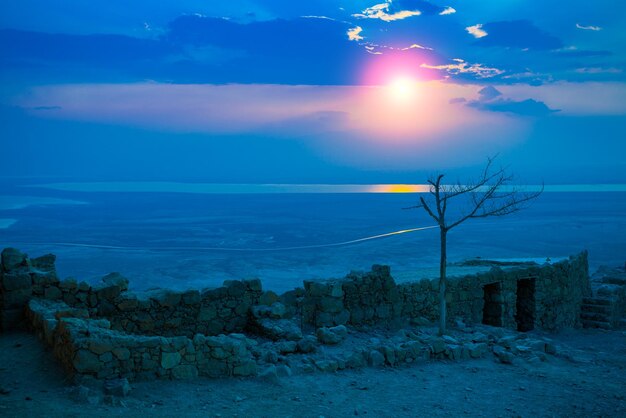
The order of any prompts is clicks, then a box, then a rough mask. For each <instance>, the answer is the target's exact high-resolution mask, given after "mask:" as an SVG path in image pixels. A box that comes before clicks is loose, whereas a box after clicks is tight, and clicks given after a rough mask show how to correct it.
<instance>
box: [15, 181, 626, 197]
mask: <svg viewBox="0 0 626 418" xmlns="http://www.w3.org/2000/svg"><path fill="white" fill-rule="evenodd" d="M23 187H29V188H43V189H51V190H59V191H68V192H113V193H116V192H117V193H119V192H131V193H196V194H246V193H251V194H276V193H278V194H282V193H310V194H316V193H318V194H322V193H332V194H342V193H391V194H395V193H428V191H429V189H428V185H426V184H280V183H267V184H249V183H184V182H84V183H83V182H69V183H44V184H35V185H25V186H23ZM541 187H542V186H541V185H520V186H519V188H520V189H522V190H524V191H528V192H531V191H537V190H540V189H541ZM544 191H545V192H548V193H588V192H626V184H548V185H545V186H544Z"/></svg>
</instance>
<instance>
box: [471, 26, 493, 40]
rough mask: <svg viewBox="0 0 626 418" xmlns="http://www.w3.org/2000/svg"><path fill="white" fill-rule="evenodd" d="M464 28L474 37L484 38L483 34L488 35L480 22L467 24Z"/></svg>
mask: <svg viewBox="0 0 626 418" xmlns="http://www.w3.org/2000/svg"><path fill="white" fill-rule="evenodd" d="M465 30H466V31H467V33H469V34H470V35H472V36H473V37H474V38H476V39H480V38H484V37H485V36H487V35H489V34H488V33H487V32H485V31H484V30H483V25H482V24H481V23H479V24H477V25H474V26H468V27H466V28H465Z"/></svg>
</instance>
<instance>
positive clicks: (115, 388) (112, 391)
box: [104, 378, 131, 397]
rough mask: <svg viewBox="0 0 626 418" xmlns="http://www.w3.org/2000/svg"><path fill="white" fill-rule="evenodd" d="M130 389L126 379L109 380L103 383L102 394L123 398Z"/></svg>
mask: <svg viewBox="0 0 626 418" xmlns="http://www.w3.org/2000/svg"><path fill="white" fill-rule="evenodd" d="M130 391H131V387H130V383H128V379H126V378H124V379H110V380H106V381H105V382H104V393H105V394H107V395H112V396H120V397H125V396H128V394H130Z"/></svg>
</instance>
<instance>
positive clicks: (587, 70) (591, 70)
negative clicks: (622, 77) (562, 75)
mask: <svg viewBox="0 0 626 418" xmlns="http://www.w3.org/2000/svg"><path fill="white" fill-rule="evenodd" d="M575 71H576V72H577V73H581V74H621V73H623V72H624V71H623V70H622V69H621V68H615V67H608V68H605V67H582V68H576V70H575Z"/></svg>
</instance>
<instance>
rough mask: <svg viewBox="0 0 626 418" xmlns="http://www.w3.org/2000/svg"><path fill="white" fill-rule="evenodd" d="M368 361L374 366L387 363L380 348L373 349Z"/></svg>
mask: <svg viewBox="0 0 626 418" xmlns="http://www.w3.org/2000/svg"><path fill="white" fill-rule="evenodd" d="M367 362H368V364H369V365H370V366H372V367H381V366H383V365H384V364H385V356H384V355H383V354H382V353H381V352H380V351H378V350H372V351H370V353H369V356H368V361H367Z"/></svg>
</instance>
